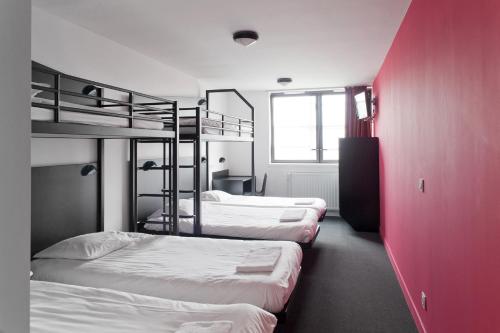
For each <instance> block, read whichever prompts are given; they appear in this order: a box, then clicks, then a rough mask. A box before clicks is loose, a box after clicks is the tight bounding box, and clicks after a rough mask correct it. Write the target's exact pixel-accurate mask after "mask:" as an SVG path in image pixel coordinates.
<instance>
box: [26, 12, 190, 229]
mask: <svg viewBox="0 0 500 333" xmlns="http://www.w3.org/2000/svg"><path fill="white" fill-rule="evenodd" d="M32 16H33V17H32V44H31V46H32V53H31V58H32V60H35V61H37V62H39V63H41V64H43V65H46V66H49V67H52V68H55V69H57V70H60V71H62V72H64V73H68V74H71V75H75V76H80V77H83V78H88V79H91V80H95V81H99V82H103V83H108V84H112V85H116V86H119V87H123V88H127V89H132V90H136V91H140V92H143V93H147V94H151V95H157V96H177V97H176V98H178V99H180V100H181V101H180V104H181V105H184V104H190V103H189V101H190V100H192V101H193V103H194V102H195V101H196V100H197V98H196V97H194V96H198V95H199V86H198V81H197V80H196V79H195V78H193V77H191V76H189V75H187V74H184V73H182V72H180V71H178V70H176V69H175V68H172V67H168V66H165V65H164V64H162V63H159V62H157V61H156V60H153V59H151V58H148V57H146V56H144V55H142V54H140V53H138V52H136V51H134V50H131V49H129V48H127V47H124V46H123V45H121V44H118V43H116V42H113V41H111V40H109V39H106V38H104V37H102V36H99V35H96V34H94V33H92V32H90V31H88V30H86V29H84V28H82V27H80V26H77V25H75V24H73V23H70V22H68V21H65V20H63V19H61V18H59V17H56V16H53V15H51V14H49V13H47V12H45V11H43V10H41V9H39V8H36V7H34V8H33V15H32ZM179 96H182V98H179ZM52 140H54V141H52ZM32 145H33V148H34V149H33V153H32V155H31V159H32V165H50V164H70V163H86V162H91V161H95V159H96V157H97V149H96V147H97V146H96V143H95V141H94V140H60V141H59V140H56V139H46V140H41V139H33V140H32ZM54 145H55V146H54ZM54 147H55V148H54ZM160 154H161V153H160V150H158V149H156V148H155V147H153V148H149V149H148V150H147V151H146V152H145V153H144V155H141V156H139V158H150V157H159V156H160ZM181 155H182V152H181ZM127 160H128V142H127V141H125V140H106V142H105V145H104V161H103V164H104V165H103V176H104V181H105V184H104V204H105V207H104V221H105V229H107V230H120V229H126V227H127V226H128V221H127V212H128V202H127V198H128V197H127V196H128V192H127V191H128V178H127V175H128V162H127ZM51 161H52V162H51Z"/></svg>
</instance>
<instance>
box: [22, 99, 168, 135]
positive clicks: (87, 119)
mask: <svg viewBox="0 0 500 333" xmlns="http://www.w3.org/2000/svg"><path fill="white" fill-rule="evenodd" d="M31 101H32V102H35V103H40V104H47V105H54V101H53V100H50V99H46V98H40V97H33V98H32V99H31ZM60 105H61V106H66V107H73V108H79V109H84V110H93V111H100V112H102V111H107V112H110V113H115V114H120V115H128V111H122V110H113V109H111V108H106V109H102V108H98V107H92V106H86V105H81V104H75V103H69V102H63V101H61V102H60ZM59 117H60V120H61V122H67V123H80V124H88V125H99V126H113V127H128V119H127V118H118V117H110V116H100V115H95V114H88V113H82V112H72V111H60V113H59ZM149 117H154V116H149ZM156 118H157V119H160V118H159V117H156ZM31 120H38V121H54V110H51V109H45V108H41V107H31ZM133 127H134V128H144V129H157V130H161V129H163V127H164V124H163V123H161V122H157V121H149V120H134V121H133Z"/></svg>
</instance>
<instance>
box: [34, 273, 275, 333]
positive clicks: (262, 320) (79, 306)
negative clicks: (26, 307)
mask: <svg viewBox="0 0 500 333" xmlns="http://www.w3.org/2000/svg"><path fill="white" fill-rule="evenodd" d="M30 301H31V304H30V332H32V333H68V332H71V333H89V332H100V333H127V332H130V333H132V332H133V333H136V332H148V333H169V332H175V331H176V330H177V329H178V328H179V327H180V325H181V324H183V323H186V322H193V321H207V322H214V321H229V322H231V323H232V329H231V332H232V333H254V332H256V333H257V332H258V333H271V332H273V329H274V327H275V326H276V318H275V317H274V316H273V315H272V314H270V313H267V312H266V311H264V310H261V309H259V308H257V307H255V306H252V305H248V304H235V305H209V304H198V303H188V302H179V301H171V300H166V299H159V298H154V297H147V296H141V295H136V294H130V293H124V292H119V291H114V290H109V289H95V288H88V287H78V286H72V285H65V284H59V283H52V282H40V281H31V283H30Z"/></svg>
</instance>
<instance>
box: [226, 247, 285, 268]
mask: <svg viewBox="0 0 500 333" xmlns="http://www.w3.org/2000/svg"><path fill="white" fill-rule="evenodd" d="M280 256H281V247H271V248H266V249H254V250H250V252H249V253H248V255H247V256H246V257H245V259H244V260H243V262H242V263H241V264H239V265H238V266H236V272H238V273H256V272H272V271H273V270H274V266H275V265H276V262H278V259H279V257H280Z"/></svg>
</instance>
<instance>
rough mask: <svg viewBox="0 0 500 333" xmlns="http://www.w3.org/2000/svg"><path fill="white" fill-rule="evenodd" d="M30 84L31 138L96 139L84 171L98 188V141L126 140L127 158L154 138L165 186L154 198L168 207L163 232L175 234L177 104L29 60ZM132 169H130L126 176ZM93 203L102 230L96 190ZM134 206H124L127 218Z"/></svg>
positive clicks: (101, 147) (101, 145)
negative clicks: (92, 156) (159, 150)
mask: <svg viewBox="0 0 500 333" xmlns="http://www.w3.org/2000/svg"><path fill="white" fill-rule="evenodd" d="M31 81H32V82H31V119H32V121H31V128H32V131H31V132H32V134H31V136H32V137H33V138H69V139H96V140H97V152H98V154H97V163H96V165H92V164H89V165H88V166H84V167H88V168H90V172H92V171H93V172H95V173H96V175H97V178H98V183H99V186H102V181H101V173H100V172H97V171H99V170H100V169H101V168H102V155H103V149H104V145H103V140H104V139H129V140H130V158H131V160H133V159H134V158H135V156H136V152H137V146H138V144H140V142H143V141H148V140H152V139H154V140H155V142H160V143H161V144H162V145H163V151H162V154H163V160H164V162H165V163H164V165H165V168H163V178H164V179H166V178H168V179H169V182H168V184H167V182H165V184H164V185H165V186H163V188H162V190H161V192H160V193H157V194H156V195H157V196H159V197H161V198H162V199H163V201H164V206H166V205H167V201H168V206H169V207H172V209H169V213H168V214H167V213H166V212H163V215H162V222H163V224H164V226H165V231H168V232H169V233H170V234H177V233H178V230H177V229H176V228H177V224H178V223H177V222H178V213H177V197H178V193H179V192H178V188H177V174H178V161H177V159H178V152H177V148H178V141H179V120H178V108H177V102H176V101H171V100H168V99H165V98H161V97H156V96H151V95H147V94H143V93H139V92H136V91H133V90H129V89H124V88H120V87H116V86H112V85H109V84H104V83H100V82H96V81H93V80H88V79H84V78H80V77H76V76H72V75H68V74H65V73H62V72H60V71H57V70H55V69H52V68H50V67H47V66H44V65H42V64H40V63H37V62H34V61H32V80H31ZM167 156H168V157H169V158H168V159H167ZM132 170H133V168H130V171H131V174H132ZM63 172H64V168H63ZM82 172H83V169H82ZM132 175H133V174H132ZM135 186H136V180H135V179H134V177H131V182H130V187H131V192H133V191H134V187H135ZM98 199H99V205H100V207H99V212H100V216H99V221H100V222H99V223H100V224H101V227H102V218H103V214H102V209H103V207H102V202H101V201H102V196H101V191H98ZM134 199H135V198H134ZM134 199H131V200H134ZM134 207H135V205H132V206H131V208H130V209H131V212H130V214H131V215H133V214H134ZM37 226H38V225H37ZM37 226H35V228H36V227H37ZM66 236H71V235H66Z"/></svg>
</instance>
